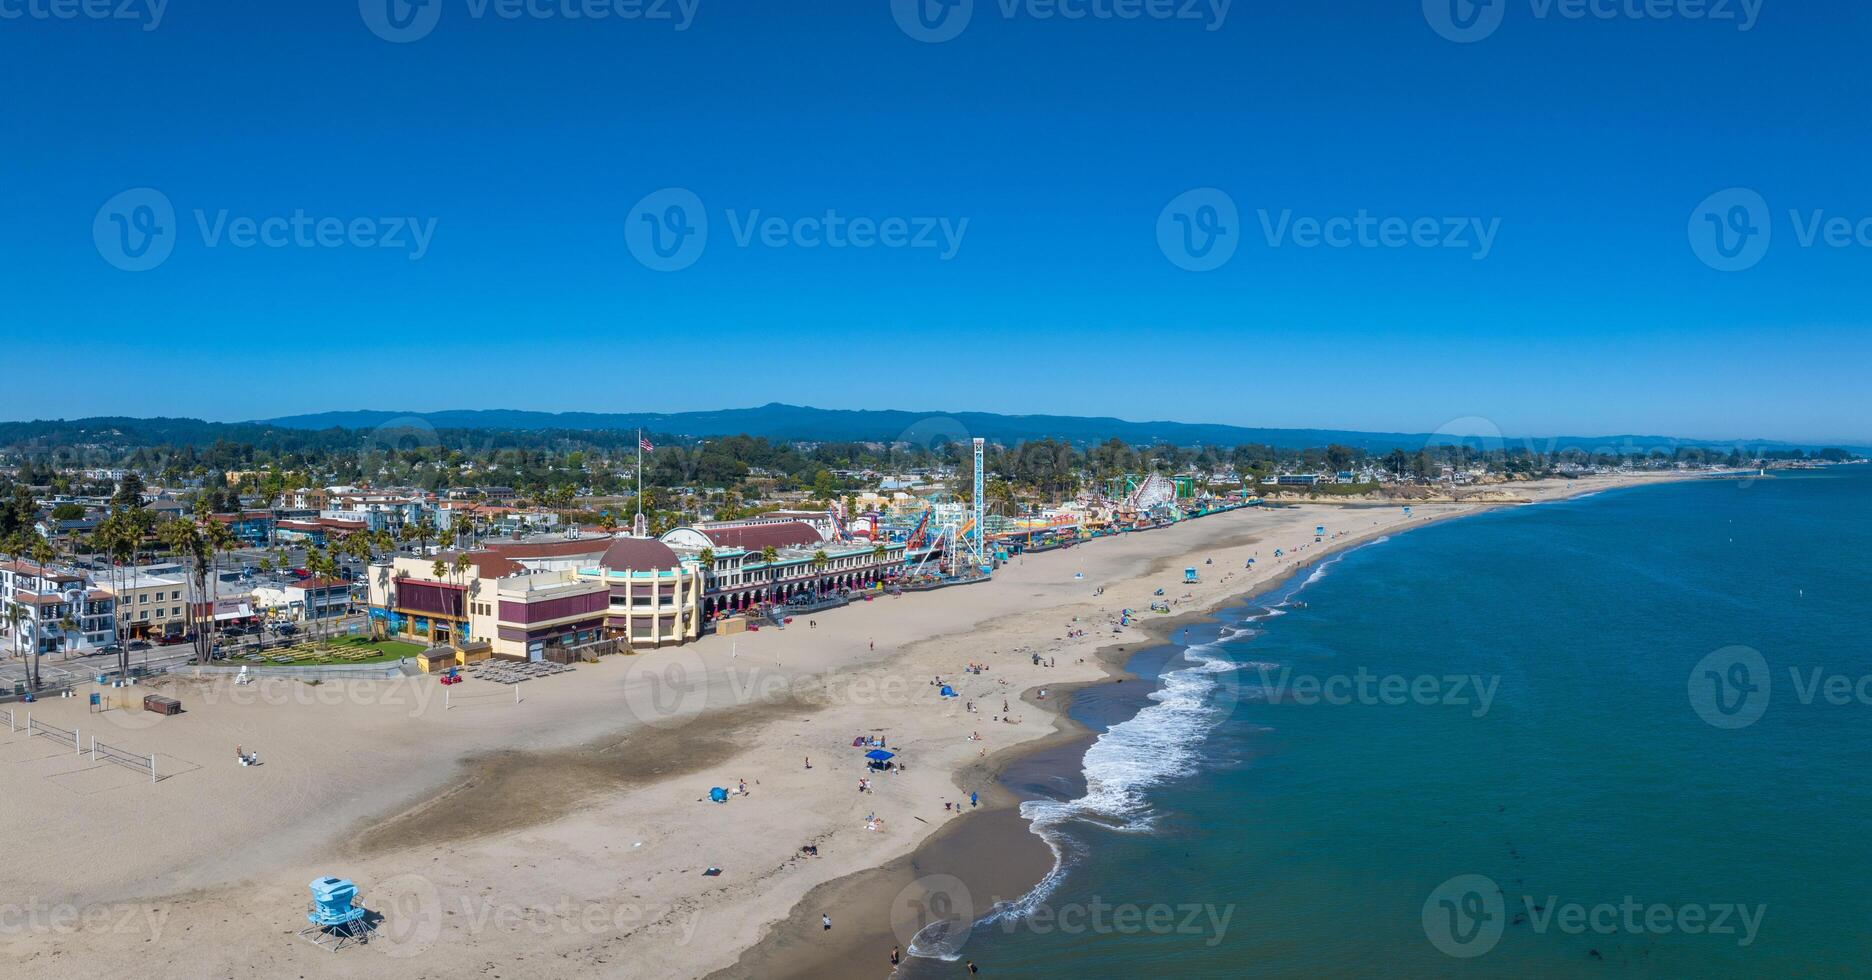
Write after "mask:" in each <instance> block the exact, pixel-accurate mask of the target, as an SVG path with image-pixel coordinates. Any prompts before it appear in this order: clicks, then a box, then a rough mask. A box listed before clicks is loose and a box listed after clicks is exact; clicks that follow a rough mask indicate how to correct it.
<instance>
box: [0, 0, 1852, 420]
mask: <svg viewBox="0 0 1872 980" xmlns="http://www.w3.org/2000/svg"><path fill="white" fill-rule="evenodd" d="M82 2H83V0H0V79H4V81H5V86H6V91H7V92H8V97H7V99H6V107H5V109H4V110H0V127H3V129H0V132H3V133H4V136H3V137H0V139H3V140H4V146H5V152H4V153H0V178H4V184H5V187H6V188H7V189H8V191H9V194H8V198H9V204H10V207H9V208H8V214H7V216H6V218H5V219H4V220H0V259H3V260H4V261H3V262H0V268H3V269H4V271H3V272H0V291H3V293H4V295H5V297H6V302H5V307H4V309H5V312H4V313H0V322H5V323H6V327H5V330H6V334H7V345H6V351H7V352H6V357H5V359H6V360H7V361H9V362H11V366H10V367H9V369H8V370H7V372H6V378H7V388H8V392H9V396H10V397H9V398H8V399H7V402H8V404H7V405H6V407H5V408H4V409H0V415H4V416H7V417H14V418H32V417H75V416H80V415H97V414H132V415H157V414H162V415H187V416H195V417H202V418H210V419H223V420H233V419H248V418H260V417H269V416H274V415H283V414H289V413H298V412H307V411H320V410H325V409H340V408H346V409H348V408H387V409H402V410H431V409H442V408H525V409H541V410H575V409H576V410H653V411H680V410H688V409H700V408H719V407H735V406H746V405H754V404H759V403H762V402H766V401H772V400H779V401H788V402H794V403H802V404H811V405H818V406H823V407H832V408H909V409H945V410H964V409H977V410H989V411H1004V412H1046V413H1061V414H1110V415H1118V416H1122V417H1129V418H1140V419H1157V418H1170V419H1179V420H1187V421H1211V422H1231V423H1238V424H1246V425H1269V426H1321V427H1344V428H1359V429H1381V430H1400V431H1430V430H1435V429H1439V428H1442V427H1444V426H1446V425H1447V424H1449V422H1450V420H1452V419H1458V418H1466V417H1480V418H1484V419H1487V420H1490V422H1492V423H1493V424H1494V425H1495V426H1497V427H1498V428H1500V429H1501V430H1502V431H1504V432H1507V433H1510V434H1514V435H1521V434H1528V435H1537V434H1561V433H1564V434H1581V435H1585V434H1606V433H1623V432H1641V433H1655V434H1667V435H1679V436H1686V437H1695V438H1711V439H1747V438H1779V439H1787V440H1796V441H1828V440H1833V441H1854V442H1858V443H1872V397H1869V396H1868V395H1867V394H1866V392H1867V391H1868V390H1872V386H1868V384H1867V372H1868V366H1869V365H1872V356H1869V355H1872V340H1869V339H1868V336H1869V335H1868V331H1867V319H1868V317H1869V316H1872V312H1869V311H1872V304H1869V303H1868V299H1869V298H1872V296H1869V293H1872V288H1869V287H1868V284H1869V283H1872V275H1869V274H1868V273H1869V272H1872V224H1860V225H1858V226H1855V225H1854V224H1853V223H1855V222H1865V221H1866V219H1872V182H1868V181H1867V179H1866V176H1867V160H1868V157H1869V154H1868V150H1869V149H1872V134H1868V130H1867V127H1866V123H1865V115H1864V107H1865V106H1866V105H1867V104H1868V101H1872V100H1869V99H1868V95H1869V94H1872V92H1869V91H1868V90H1869V89H1872V74H1868V73H1867V72H1866V71H1865V70H1864V54H1865V52H1866V50H1867V49H1868V48H1869V47H1872V10H1869V9H1868V8H1867V7H1866V5H1864V4H1863V3H1858V2H1844V0H1827V2H1803V3H1776V2H1773V0H1746V2H1745V0H1681V2H1676V0H1650V3H1649V6H1647V5H1645V4H1644V3H1639V2H1637V0H1616V2H1614V0H1592V4H1591V5H1589V6H1588V5H1582V0H1493V6H1487V7H1481V8H1472V7H1470V6H1469V4H1468V0H1428V2H1425V3H1420V2H1419V0H1388V2H1372V0H1316V2H1308V3H1281V4H1269V3H1261V2H1248V0H1240V2H1235V3H1232V4H1227V5H1223V4H1221V3H1220V0H1217V2H1215V3H1211V2H1210V0H1198V2H1196V3H1191V2H1190V0H960V3H961V6H959V7H952V8H947V9H946V16H947V17H948V19H946V20H945V19H943V17H944V15H945V8H942V7H939V6H938V5H937V4H938V0H922V9H920V10H919V9H917V8H918V0H894V2H893V0H865V2H845V3H819V4H803V3H775V2H752V0H750V2H739V3H729V2H726V0H681V2H680V3H679V2H678V0H528V2H527V3H519V2H516V0H428V5H427V6H425V7H416V8H412V7H409V6H407V4H406V3H405V2H404V0H362V2H361V3H352V2H349V0H331V2H319V3H278V2H266V3H256V2H239V3H236V2H214V0H200V2H190V0H173V2H169V3H166V4H164V3H163V0H112V2H111V3H108V4H104V5H103V7H101V8H96V9H108V10H111V11H117V10H124V11H126V12H128V13H130V14H132V15H135V17H136V19H131V20H121V19H114V18H111V19H98V18H94V17H90V16H87V15H86V14H85V13H84V9H85V8H83V7H81V3H82ZM126 3H127V4H128V6H127V7H126V6H125V4H126ZM1451 3H1454V4H1455V5H1456V6H1455V7H1454V8H1452V7H1450V6H1449V4H1451ZM645 4H648V7H649V9H648V10H647V11H646V10H645V6H644V5H645ZM159 5H160V6H159ZM1224 6H1226V13H1221V12H1220V11H1221V9H1222V7H1224ZM74 10H76V11H77V16H74V17H70V18H67V17H62V16H59V14H60V13H61V11H62V12H63V13H72V12H73V11H74ZM1056 10H1066V11H1072V12H1084V13H1085V14H1086V16H1083V17H1074V18H1064V17H1061V16H1058V15H1055V16H1047V15H1048V14H1049V13H1050V12H1052V11H1056ZM1595 11H1596V13H1595ZM1698 11H1708V12H1714V11H1721V12H1723V13H1725V14H1727V15H1728V16H1729V18H1730V19H1709V18H1707V17H1703V18H1690V17H1687V16H1685V14H1687V13H1691V12H1698ZM645 12H647V13H650V14H652V15H656V16H651V17H648V18H642V17H629V16H624V15H628V14H632V13H645ZM1126 12H1130V13H1135V14H1138V16H1135V17H1121V16H1117V15H1118V14H1120V13H1126ZM503 13H505V14H510V15H513V16H503ZM1162 13H1167V14H1170V15H1173V16H1155V15H1154V14H1162ZM1572 13H1581V14H1583V15H1582V16H1577V17H1576V16H1569V14H1572ZM158 14H159V15H160V16H158ZM574 14H580V15H581V16H573V15H574ZM590 14H609V15H610V16H605V17H602V18H599V17H593V16H589V15H590ZM964 14H966V15H967V20H966V22H964V21H962V20H960V19H959V18H960V17H961V16H962V15H964ZM664 15H666V17H665V16H664ZM1600 15H1605V16H1600ZM931 25H934V26H931ZM146 28H148V29H146ZM1745 28H1746V29H1745ZM1451 37H1456V38H1466V39H1468V40H1467V42H1466V43H1458V42H1457V41H1455V40H1451ZM386 38H391V39H394V40H389V39H386ZM945 38H946V39H945ZM143 188H148V189H150V190H147V191H145V190H139V189H143ZM1732 188H1741V189H1742V190H1741V191H1731V190H1730V189H1732ZM1202 189H1211V190H1202ZM126 191H129V192H131V193H130V194H129V195H127V196H120V195H123V192H126ZM1192 191H1195V192H1196V193H1195V194H1194V195H1191V194H1190V193H1189V192H1192ZM1721 192H1728V193H1721ZM1749 192H1753V194H1754V195H1759V197H1754V196H1751V195H1750V193H1749ZM152 194H153V195H155V196H152ZM1712 195H1716V196H1715V197H1712ZM164 207H167V208H168V209H170V212H172V213H170V212H165V211H164V210H163V208H164ZM672 209H674V210H672ZM1230 209H1232V210H1233V212H1234V213H1233V215H1230V213H1229V211H1230ZM828 210H832V211H836V213H837V214H838V215H839V216H840V218H841V219H847V220H848V219H857V218H863V219H869V220H871V221H872V222H875V223H876V224H875V225H874V226H872V227H870V228H869V229H868V231H867V229H865V228H863V227H854V226H851V225H845V224H842V225H838V226H836V227H832V228H827V227H824V222H823V219H824V218H825V216H826V214H827V212H828ZM1361 214H1363V215H1364V216H1366V218H1367V219H1368V220H1367V222H1366V223H1365V225H1364V226H1363V227H1362V228H1361V227H1360V226H1359V225H1358V224H1357V223H1356V221H1348V222H1347V223H1346V224H1343V225H1335V224H1333V223H1331V221H1330V220H1329V219H1335V218H1338V219H1357V218H1359V216H1360V215H1361ZM295 215H303V216H304V217H305V219H306V221H305V222H304V223H302V225H301V227H299V228H293V227H292V224H291V220H290V219H293V218H294V217H295ZM775 217H778V218H781V219H783V227H781V228H778V229H769V228H764V227H762V226H761V225H760V224H759V222H764V221H766V220H767V219H770V218H775ZM1816 217H1817V218H1818V219H1820V220H1825V219H1832V218H1845V219H1848V220H1847V223H1846V224H1845V225H1844V226H1843V228H1841V229H1837V230H1836V232H1835V235H1836V237H1835V238H1834V239H1832V240H1831V241H1830V240H1829V236H1828V233H1827V232H1826V231H1825V230H1824V227H1823V228H1822V229H1821V230H1818V231H1815V230H1814V229H1813V228H1812V224H1813V222H1814V221H1815V220H1816ZM270 218H284V219H288V220H287V222H286V223H284V224H279V225H274V226H271V230H270V231H269V230H268V226H265V225H263V224H262V222H264V221H265V219H270ZM171 219H172V220H171ZM318 219H330V220H328V224H327V226H326V227H325V228H324V229H323V230H322V231H321V229H320V228H319V226H318V225H316V224H315V222H316V221H317V220H318ZM404 219H413V224H410V223H406V222H405V220H404ZM800 219H818V220H819V222H820V223H819V224H805V225H801V224H798V223H797V222H799V221H800ZM1417 219H1428V220H1429V221H1430V222H1431V224H1430V225H1428V226H1427V227H1431V228H1435V229H1437V231H1436V232H1435V233H1434V234H1429V235H1426V236H1424V237H1422V238H1418V239H1413V236H1412V235H1411V234H1406V233H1405V232H1403V231H1400V230H1399V229H1404V228H1411V227H1413V226H1412V225H1410V224H1408V223H1409V222H1415V221H1416V220H1417ZM1387 220H1388V221H1389V222H1391V224H1390V225H1389V226H1387V225H1386V224H1385V222H1386V221H1387ZM964 221H966V225H964V224H962V222H964ZM243 222H247V223H252V227H247V228H245V230H244V231H243V228H244V225H243ZM1314 222H1317V223H1320V224H1319V229H1320V230H1318V231H1317V232H1316V233H1314V232H1310V230H1309V229H1311V228H1312V225H1311V224H1310V223H1314ZM704 224H705V225H706V227H707V238H706V243H705V244H704V243H703V240H702V239H701V238H700V236H699V235H696V234H694V233H693V232H695V231H697V230H699V228H700V226H701V225H704ZM1764 225H1765V226H1766V229H1765V230H1766V231H1767V232H1768V234H1766V235H1763V234H1759V233H1755V234H1750V232H1753V231H1756V230H1757V229H1761V228H1762V226H1764ZM1452 226H1454V228H1455V229H1456V232H1455V233H1454V235H1452V233H1451V232H1450V231H1449V230H1448V229H1450V228H1451V227H1452ZM411 227H414V228H416V229H418V230H419V231H420V232H421V234H416V233H412V232H411V231H410V228H411ZM1387 227H1388V229H1389V230H1387ZM684 229H688V230H690V232H691V233H690V234H689V235H687V236H683V237H678V236H677V234H676V233H677V232H678V231H682V230H684ZM1335 229H1336V230H1335ZM896 231H901V232H902V238H901V239H899V238H897V237H896V236H895V232H896ZM1717 233H1720V234H1721V235H1722V236H1723V237H1722V240H1721V241H1715V240H1713V239H1711V238H1710V237H1709V236H1711V235H1714V234H1717ZM1186 234H1187V235H1189V236H1193V237H1185V236H1186ZM1322 236H1324V237H1327V238H1329V239H1330V240H1331V241H1334V242H1339V243H1341V244H1342V245H1343V247H1340V246H1339V245H1332V244H1322V243H1320V242H1319V241H1318V239H1319V238H1320V237H1322ZM1361 236H1362V238H1361ZM1387 236H1388V238H1387ZM1699 236H1701V237H1699ZM321 237H323V238H324V239H325V241H324V242H321V241H320V238H321ZM828 238H830V239H835V240H838V241H840V242H842V243H843V244H844V247H837V248H834V247H829V246H827V245H825V244H823V242H824V241H826V240H827V239H828ZM255 239H259V240H260V241H259V242H258V243H256V241H255ZM887 239H888V241H887ZM1804 239H1805V240H1804ZM1387 241H1388V244H1387ZM1445 241H1450V242H1451V243H1452V247H1443V245H1444V242H1445ZM152 242H153V243H154V246H153V248H152V246H151V243H152ZM268 242H272V243H273V244H268ZM1215 243H1220V244H1219V245H1217V244H1215ZM1763 243H1765V244H1766V245H1767V247H1766V249H1765V251H1763V250H1761V249H1760V248H1759V246H1760V245H1761V244H1763ZM926 244H927V245H930V246H933V247H923V246H924V245H926ZM677 245H681V246H682V247H680V248H677V247H676V246H677ZM1431 245H1434V247H1429V246H1431ZM898 246H903V247H898ZM698 247H699V250H698ZM660 248H661V249H664V250H665V251H659V249H660ZM666 252H668V253H669V254H665V253H666ZM1222 258H1226V261H1221V262H1220V263H1219V264H1217V262H1218V260H1219V259H1222ZM144 266H147V268H144ZM1211 266H1214V267H1213V268H1212V267H1211ZM1737 267H1740V268H1737ZM139 269H140V271H131V270H139Z"/></svg>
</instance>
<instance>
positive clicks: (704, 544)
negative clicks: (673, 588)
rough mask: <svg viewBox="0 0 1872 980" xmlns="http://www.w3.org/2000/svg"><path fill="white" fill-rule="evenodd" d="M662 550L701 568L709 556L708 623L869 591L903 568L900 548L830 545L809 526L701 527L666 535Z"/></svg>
mask: <svg viewBox="0 0 1872 980" xmlns="http://www.w3.org/2000/svg"><path fill="white" fill-rule="evenodd" d="M662 541H663V543H665V544H667V545H669V546H670V547H672V548H674V549H675V550H677V551H679V552H682V553H683V554H685V555H689V556H692V558H693V560H694V561H695V562H696V563H697V564H698V565H701V564H703V562H702V559H703V558H704V557H707V558H708V559H710V561H708V562H707V563H706V564H707V567H706V568H704V569H703V570H704V572H705V573H706V575H707V582H706V583H705V585H704V589H703V593H704V594H703V602H702V619H703V621H704V622H709V621H712V620H714V619H715V618H716V617H718V616H721V615H725V614H729V613H734V612H738V611H740V610H743V609H747V608H750V607H752V606H758V605H765V604H768V603H784V602H787V601H790V600H796V599H809V600H810V599H814V598H818V597H821V596H825V595H829V594H832V593H836V592H840V591H844V590H847V589H863V588H868V587H870V586H873V585H876V584H878V583H880V582H883V581H884V580H886V579H889V578H892V577H895V576H896V575H897V574H898V573H899V572H901V571H902V569H903V564H904V544H903V543H902V542H877V543H873V542H870V541H863V540H858V541H843V540H825V539H824V538H822V537H821V536H820V534H819V531H818V530H817V529H816V528H815V527H813V526H812V525H811V524H807V523H805V522H803V521H775V522H763V523H755V524H744V523H741V522H727V523H716V524H696V525H687V526H684V527H678V528H671V529H670V530H669V531H666V532H664V534H663V537H662Z"/></svg>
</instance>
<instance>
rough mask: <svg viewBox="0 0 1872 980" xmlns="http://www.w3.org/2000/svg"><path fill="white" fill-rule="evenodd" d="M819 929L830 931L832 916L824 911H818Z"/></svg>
mask: <svg viewBox="0 0 1872 980" xmlns="http://www.w3.org/2000/svg"><path fill="white" fill-rule="evenodd" d="M819 929H820V931H821V932H831V931H832V917H831V916H829V915H827V914H825V913H824V912H821V913H819Z"/></svg>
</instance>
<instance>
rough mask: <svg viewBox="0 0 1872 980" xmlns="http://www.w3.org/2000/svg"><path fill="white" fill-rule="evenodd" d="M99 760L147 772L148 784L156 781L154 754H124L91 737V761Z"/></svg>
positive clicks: (122, 751)
mask: <svg viewBox="0 0 1872 980" xmlns="http://www.w3.org/2000/svg"><path fill="white" fill-rule="evenodd" d="M99 759H102V760H104V761H105V762H115V763H117V764H118V765H120V766H123V767H125V768H127V769H135V770H136V771H138V772H148V773H149V777H150V782H152V783H154V782H155V781H156V753H154V752H151V753H150V754H149V755H137V754H136V753H135V752H125V751H124V750H122V749H119V748H115V747H113V746H109V745H105V744H104V743H103V742H100V741H98V740H97V736H96V735H93V736H91V761H92V762H97V761H98V760H99Z"/></svg>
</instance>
